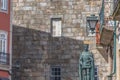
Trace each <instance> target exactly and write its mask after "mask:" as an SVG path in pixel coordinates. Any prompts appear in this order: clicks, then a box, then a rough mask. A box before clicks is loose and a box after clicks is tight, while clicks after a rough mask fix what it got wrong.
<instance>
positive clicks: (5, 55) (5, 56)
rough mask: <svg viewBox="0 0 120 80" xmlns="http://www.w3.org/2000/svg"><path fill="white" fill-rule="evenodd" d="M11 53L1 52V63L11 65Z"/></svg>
mask: <svg viewBox="0 0 120 80" xmlns="http://www.w3.org/2000/svg"><path fill="white" fill-rule="evenodd" d="M9 57H10V56H9V53H4V52H0V64H5V65H9V61H10V60H9V59H10V58H9Z"/></svg>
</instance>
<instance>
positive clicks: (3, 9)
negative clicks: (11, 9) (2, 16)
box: [0, 0, 9, 13]
mask: <svg viewBox="0 0 120 80" xmlns="http://www.w3.org/2000/svg"><path fill="white" fill-rule="evenodd" d="M0 1H1V2H0V3H1V4H3V5H1V7H0V12H4V13H8V3H9V1H8V0H0Z"/></svg>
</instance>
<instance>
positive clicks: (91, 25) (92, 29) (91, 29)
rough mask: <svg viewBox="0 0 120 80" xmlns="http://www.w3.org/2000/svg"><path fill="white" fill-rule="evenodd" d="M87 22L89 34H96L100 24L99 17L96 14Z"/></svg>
mask: <svg viewBox="0 0 120 80" xmlns="http://www.w3.org/2000/svg"><path fill="white" fill-rule="evenodd" d="M86 21H87V32H88V33H92V34H93V33H95V27H96V24H97V22H98V17H97V16H95V15H94V14H93V15H91V16H89V17H87V18H86Z"/></svg>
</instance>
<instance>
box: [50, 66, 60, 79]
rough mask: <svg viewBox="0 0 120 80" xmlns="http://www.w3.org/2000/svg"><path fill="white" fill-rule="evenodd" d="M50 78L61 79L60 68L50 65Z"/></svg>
mask: <svg viewBox="0 0 120 80" xmlns="http://www.w3.org/2000/svg"><path fill="white" fill-rule="evenodd" d="M51 71H52V72H51V78H50V79H51V80H61V77H60V76H61V69H60V67H58V66H54V67H51Z"/></svg>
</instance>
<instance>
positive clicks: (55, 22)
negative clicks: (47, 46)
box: [51, 18, 62, 37]
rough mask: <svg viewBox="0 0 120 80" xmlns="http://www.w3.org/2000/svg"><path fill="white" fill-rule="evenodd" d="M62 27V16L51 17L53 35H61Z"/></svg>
mask: <svg viewBox="0 0 120 80" xmlns="http://www.w3.org/2000/svg"><path fill="white" fill-rule="evenodd" d="M61 29H62V20H61V18H51V32H52V36H53V37H60V36H61Z"/></svg>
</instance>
